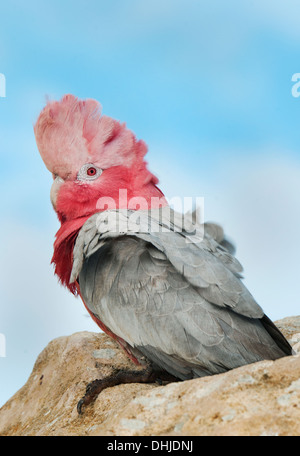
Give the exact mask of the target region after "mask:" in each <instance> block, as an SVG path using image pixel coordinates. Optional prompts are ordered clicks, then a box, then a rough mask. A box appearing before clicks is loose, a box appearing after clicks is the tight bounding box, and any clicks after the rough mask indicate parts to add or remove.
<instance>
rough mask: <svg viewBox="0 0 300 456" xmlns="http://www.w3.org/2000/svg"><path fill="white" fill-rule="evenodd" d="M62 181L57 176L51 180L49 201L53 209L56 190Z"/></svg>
mask: <svg viewBox="0 0 300 456" xmlns="http://www.w3.org/2000/svg"><path fill="white" fill-rule="evenodd" d="M63 183H64V180H63V179H62V178H61V177H59V176H57V177H56V178H55V179H54V181H53V184H52V186H51V190H50V200H51V203H52V206H53V208H54V210H56V200H57V194H58V191H59V189H60V187H61V185H62V184H63Z"/></svg>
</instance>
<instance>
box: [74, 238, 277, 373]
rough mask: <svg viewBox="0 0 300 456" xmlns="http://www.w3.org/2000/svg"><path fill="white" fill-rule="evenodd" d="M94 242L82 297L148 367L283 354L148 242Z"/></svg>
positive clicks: (254, 321) (219, 365)
mask: <svg viewBox="0 0 300 456" xmlns="http://www.w3.org/2000/svg"><path fill="white" fill-rule="evenodd" d="M169 234H170V235H173V234H174V233H173V234H172V233H169ZM93 239H94V238H93ZM169 242H170V241H169ZM100 243H101V245H100V247H98V248H97V249H96V250H95V245H93V246H91V248H92V249H93V250H94V252H93V253H92V254H91V255H87V256H86V258H85V261H84V262H83V265H82V269H81V272H80V274H79V283H80V289H81V294H82V296H83V299H84V300H85V302H86V304H87V305H88V307H89V309H90V310H91V311H92V312H93V313H94V314H95V315H96V316H97V317H98V318H99V319H100V320H101V321H102V322H103V323H104V324H105V325H106V326H107V327H108V328H109V329H110V330H111V331H112V332H113V333H115V334H116V335H118V336H119V337H121V338H123V339H124V340H125V341H126V342H127V343H128V344H129V345H130V346H131V347H132V349H133V351H134V350H137V352H138V353H140V354H143V355H145V356H146V357H147V358H148V359H150V360H151V361H152V362H153V363H154V364H155V365H156V366H158V367H160V368H163V369H165V370H167V371H168V372H169V373H171V374H173V375H175V376H176V377H178V378H181V379H187V378H191V377H195V376H202V375H209V374H214V373H219V372H223V371H226V370H228V369H232V368H234V367H237V366H240V365H243V364H247V363H251V362H255V361H258V360H261V359H275V358H277V357H280V356H283V355H284V353H283V351H281V349H280V348H279V347H278V345H277V344H276V343H275V341H274V340H273V338H272V337H271V336H270V335H269V334H268V332H267V331H266V330H265V328H264V326H263V324H262V321H261V320H260V319H258V318H248V317H246V316H244V315H240V314H238V313H237V312H234V311H232V308H231V307H230V306H226V305H223V306H218V305H215V304H213V303H212V302H209V300H208V299H207V298H206V297H205V296H203V289H202V288H199V287H196V286H195V285H193V284H192V283H191V282H190V281H189V280H188V279H187V278H186V276H185V274H182V273H181V272H180V271H178V269H177V268H176V267H175V266H174V264H173V262H170V261H169V258H168V257H167V255H166V254H165V253H164V252H162V251H161V250H160V249H157V248H156V247H155V246H154V245H153V243H150V242H149V241H147V240H145V239H141V238H139V237H137V236H134V237H133V236H128V235H126V236H119V237H116V238H115V239H109V238H108V239H106V240H103V239H102V240H101V241H100ZM98 246H99V241H98ZM87 251H88V249H87V250H86V252H87ZM177 256H180V254H179V252H178V253H177ZM218 261H220V260H219V259H218ZM175 262H176V261H175Z"/></svg>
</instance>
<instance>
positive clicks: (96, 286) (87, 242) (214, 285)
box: [34, 95, 292, 413]
mask: <svg viewBox="0 0 300 456" xmlns="http://www.w3.org/2000/svg"><path fill="white" fill-rule="evenodd" d="M34 132H35V137H36V142H37V146H38V149H39V152H40V154H41V157H42V159H43V161H44V163H45V165H46V167H47V168H48V170H49V171H50V172H51V173H52V176H53V184H52V187H51V192H50V197H51V202H52V205H53V207H54V209H55V211H56V213H57V216H58V219H59V221H60V223H61V227H60V229H59V230H58V232H57V233H56V239H55V242H54V254H53V258H52V262H53V263H54V265H55V273H56V274H57V276H58V277H59V280H60V282H61V283H62V284H63V285H64V286H66V287H68V289H69V290H70V291H71V292H72V293H73V294H74V295H80V297H81V298H82V300H83V303H84V305H85V307H86V308H87V310H88V312H89V313H90V315H91V317H92V318H93V320H94V321H95V322H96V323H97V324H98V325H99V327H100V328H101V330H103V331H104V332H106V333H107V334H109V335H110V336H111V337H113V338H114V339H115V340H116V341H117V342H118V343H119V344H120V346H121V347H122V348H123V349H124V350H125V352H126V353H127V354H128V356H130V358H131V359H132V361H133V362H134V363H136V364H140V365H142V366H144V368H139V369H135V370H133V371H132V372H129V371H128V372H122V371H120V372H117V373H115V374H114V375H112V376H111V378H110V379H107V378H106V379H102V380H95V381H94V382H91V384H89V385H88V387H87V390H86V394H85V396H84V397H83V398H82V399H80V401H79V402H78V411H79V413H80V412H81V411H82V406H83V405H84V406H86V405H87V404H89V403H90V402H91V401H92V400H93V399H94V398H95V397H96V396H97V394H99V392H100V391H101V390H103V388H105V387H107V386H111V385H115V384H118V383H121V382H140V381H141V382H153V381H154V380H155V379H161V380H164V379H167V380H176V381H178V380H187V379H192V378H195V377H201V376H207V375H213V374H218V373H222V372H226V371H228V370H230V369H234V368H236V367H238V366H242V365H245V364H249V363H254V362H256V361H260V360H264V359H269V360H275V359H277V358H280V357H283V356H287V355H291V354H292V349H291V346H290V345H289V343H288V342H287V340H286V339H285V338H284V336H283V335H282V334H281V332H280V331H279V329H278V328H277V327H276V326H275V325H274V323H273V322H272V321H271V320H270V319H269V318H268V317H267V316H266V315H265V314H264V311H263V310H262V308H261V307H260V306H259V305H258V304H257V302H256V301H255V299H254V298H253V296H252V295H251V294H250V292H249V291H248V290H247V288H246V287H245V285H244V284H243V282H242V276H241V272H242V266H241V265H240V263H239V262H238V260H237V259H236V258H235V256H234V252H233V251H232V248H231V245H230V243H228V242H226V239H225V238H224V235H223V231H222V229H221V227H219V226H218V225H214V224H204V225H200V224H198V225H197V229H196V230H194V232H193V231H190V230H189V229H187V228H186V227H185V223H183V224H182V223H181V221H182V220H183V219H184V217H182V216H181V215H180V214H178V213H176V212H174V211H172V210H170V208H169V206H168V202H167V199H166V198H165V197H164V195H163V193H162V191H161V190H160V189H159V188H158V187H157V184H158V179H157V178H156V177H155V176H154V175H153V174H152V173H151V172H150V171H149V170H148V167H147V163H146V162H145V154H146V152H147V146H146V144H145V143H144V142H143V141H142V140H137V139H136V137H135V135H134V134H133V133H132V132H131V131H130V130H129V129H128V128H127V127H126V125H125V124H124V123H120V122H119V121H116V120H114V119H112V118H110V117H108V116H105V115H101V109H100V104H99V103H98V102H97V101H95V100H92V99H87V100H79V99H78V98H76V97H74V96H73V95H65V96H64V97H63V98H62V99H61V100H60V101H49V102H48V103H47V104H46V106H45V107H44V109H43V110H42V112H41V113H40V115H39V117H38V120H37V122H36V124H35V126H34ZM190 221H191V220H190ZM190 226H192V225H190ZM201 226H202V227H204V232H202V234H201V229H199V228H200V227H201Z"/></svg>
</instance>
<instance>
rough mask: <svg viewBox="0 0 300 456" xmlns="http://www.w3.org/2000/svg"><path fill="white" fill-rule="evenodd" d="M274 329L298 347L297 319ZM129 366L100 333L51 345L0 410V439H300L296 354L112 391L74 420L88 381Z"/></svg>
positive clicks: (78, 335) (299, 361) (299, 327)
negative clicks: (181, 379) (201, 375)
mask: <svg viewBox="0 0 300 456" xmlns="http://www.w3.org/2000/svg"><path fill="white" fill-rule="evenodd" d="M276 324H277V326H278V327H279V328H280V329H281V331H282V332H283V333H284V334H285V336H286V337H287V338H288V339H289V340H290V341H291V343H292V344H295V346H297V344H299V342H300V338H299V335H300V317H288V318H285V319H283V320H280V321H278V322H276ZM132 367H133V364H132V362H131V361H130V360H129V359H128V358H127V356H126V355H125V354H124V353H123V351H122V350H121V349H120V348H119V346H118V345H117V344H116V343H115V342H114V341H112V340H111V339H110V338H109V337H108V336H106V335H105V334H102V333H100V334H96V333H89V332H80V333H75V334H73V335H71V336H68V337H60V338H58V339H55V340H53V341H52V342H50V343H49V344H48V346H47V347H46V348H45V349H44V350H43V351H42V353H41V354H40V355H39V356H38V358H37V360H36V363H35V365H34V368H33V371H32V373H31V375H30V377H29V379H28V381H27V382H26V384H25V385H24V386H23V387H22V388H21V389H20V390H19V391H18V392H17V393H16V394H15V395H14V396H13V397H12V398H11V399H10V400H9V401H8V402H7V403H6V404H5V405H4V406H3V407H2V408H1V409H0V435H19V436H23V435H35V436H38V435H91V436H92V435H102V436H103V435H108V436H122V435H124V436H140V435H152V436H195V435H212V436H217V435H224V436H229V435H244V436H248V435H249V436H250V435H251V436H254V435H265V436H268V435H270V436H273V435H280V436H281V435H282V436H286V435H293V436H294V435H299V434H300V405H299V404H300V354H296V355H295V356H289V357H285V358H281V359H279V360H276V361H261V362H258V363H254V364H250V365H247V366H242V367H240V368H238V369H234V370H232V371H229V372H226V373H224V374H219V375H214V376H211V377H204V378H199V379H195V380H189V381H185V382H178V383H169V384H168V385H166V386H158V385H157V384H128V385H119V386H115V387H113V388H108V389H107V390H104V391H103V392H102V393H101V394H100V395H99V396H98V398H97V399H96V401H95V402H94V403H93V404H90V405H89V406H88V407H86V408H85V409H84V413H83V415H82V416H78V414H77V410H76V405H77V402H78V400H79V399H80V398H81V397H82V395H83V394H84V393H85V388H86V384H87V383H88V382H90V381H91V380H94V379H96V378H102V377H104V376H106V375H109V373H111V372H112V370H113V369H114V368H125V369H130V368H132ZM135 368H136V367H135Z"/></svg>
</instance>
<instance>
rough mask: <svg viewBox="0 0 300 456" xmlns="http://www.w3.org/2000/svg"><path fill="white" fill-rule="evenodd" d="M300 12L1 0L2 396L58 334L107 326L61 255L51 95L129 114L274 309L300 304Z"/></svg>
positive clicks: (257, 6) (263, 6) (164, 175)
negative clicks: (82, 296)
mask: <svg viewBox="0 0 300 456" xmlns="http://www.w3.org/2000/svg"><path fill="white" fill-rule="evenodd" d="M299 17H300V5H299V3H298V2H297V1H296V0H293V1H291V0H288V1H286V2H280V1H266V0H262V1H258V0H254V1H251V2H239V1H230V0H229V1H227V2H222V1H221V0H215V1H213V2H212V1H210V2H208V1H195V0H185V1H183V0H181V1H179V0H160V1H158V0H151V2H148V1H144V0H126V1H124V0H110V1H109V2H107V1H106V2H104V1H102V0H100V1H99V0H98V1H78V0H77V1H76V0H75V1H72V2H71V1H67V0H66V1H64V2H59V1H57V0H53V1H52V2H43V1H33V0H28V1H27V2H21V1H10V2H6V3H5V4H3V5H1V30H0V73H3V74H4V75H5V77H6V98H0V152H1V168H0V177H1V179H0V195H1V206H2V217H1V226H0V234H1V239H2V243H1V249H2V250H1V252H2V254H1V264H0V268H1V269H0V271H1V274H0V277H1V279H0V284H1V301H0V333H1V334H4V335H5V338H6V357H5V358H0V369H1V379H0V405H1V404H3V403H4V402H5V401H6V400H7V399H8V398H9V397H10V396H11V395H12V394H13V393H14V392H15V391H16V390H17V389H18V388H20V387H21V386H22V385H23V384H24V382H25V381H26V379H27V378H28V376H29V374H30V372H31V369H32V366H33V363H34V361H35V359H36V357H37V355H38V354H39V353H40V351H41V350H42V349H43V348H44V347H45V345H46V344H47V343H48V342H49V341H50V340H51V339H53V338H54V337H58V336H61V335H67V334H72V333H73V332H75V331H82V330H90V331H97V327H96V326H95V325H94V323H93V322H92V321H91V320H90V318H89V317H88V316H87V314H86V312H85V310H84V308H83V305H82V304H81V303H80V302H79V300H76V299H75V298H74V297H72V296H71V295H69V294H68V292H67V291H65V290H64V289H62V288H61V287H60V286H59V285H58V284H57V280H56V278H55V277H53V271H52V267H51V266H50V264H49V263H50V258H51V255H52V243H53V238H54V234H55V232H56V230H57V228H58V222H57V221H56V217H55V214H54V213H53V210H52V208H51V205H50V201H49V190H50V185H51V176H50V175H49V173H48V172H47V170H46V169H45V167H44V165H43V163H42V160H41V159H40V157H39V154H38V152H37V148H36V145H35V140H34V136H33V130H32V125H33V123H34V122H35V120H36V118H37V116H38V114H39V112H40V110H41V109H42V108H43V106H44V104H45V97H46V96H49V97H50V98H52V99H58V98H60V97H61V96H62V95H64V94H65V93H73V94H75V95H77V96H79V97H81V98H86V97H89V98H96V99H97V100H98V101H100V102H101V104H102V106H103V112H104V113H105V114H107V115H110V116H112V117H114V118H117V119H119V120H121V121H125V122H126V123H127V125H128V127H129V128H131V129H132V130H133V131H134V132H135V133H136V135H137V137H138V138H143V139H144V140H145V141H146V143H147V144H148V146H149V154H148V162H149V166H150V168H151V170H152V171H153V172H154V173H155V174H157V175H158V177H159V179H160V182H161V188H162V190H163V191H164V192H165V194H166V195H167V196H168V197H173V196H204V198H205V218H206V220H214V221H217V222H219V223H221V224H222V225H223V226H224V228H225V230H226V232H227V233H228V236H229V237H230V238H231V239H233V240H234V242H235V244H236V246H237V257H238V258H239V260H240V261H241V262H242V264H243V265H244V269H245V283H246V285H247V286H248V288H249V289H250V291H251V292H252V294H253V295H254V296H255V298H256V299H257V300H258V302H259V303H260V305H261V306H262V307H263V308H264V310H265V312H266V313H267V314H268V315H269V317H270V318H271V319H273V320H276V319H279V318H283V317H285V316H289V315H295V314H299V307H300V299H299V291H298V287H297V284H298V281H299V264H298V258H299V244H298V236H299V228H300V211H299V194H300V135H299V115H300V98H294V97H293V96H292V94H291V89H292V85H293V83H292V81H291V78H292V75H293V74H294V73H298V72H300V63H299V62H300V27H299V23H298V18H299Z"/></svg>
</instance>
